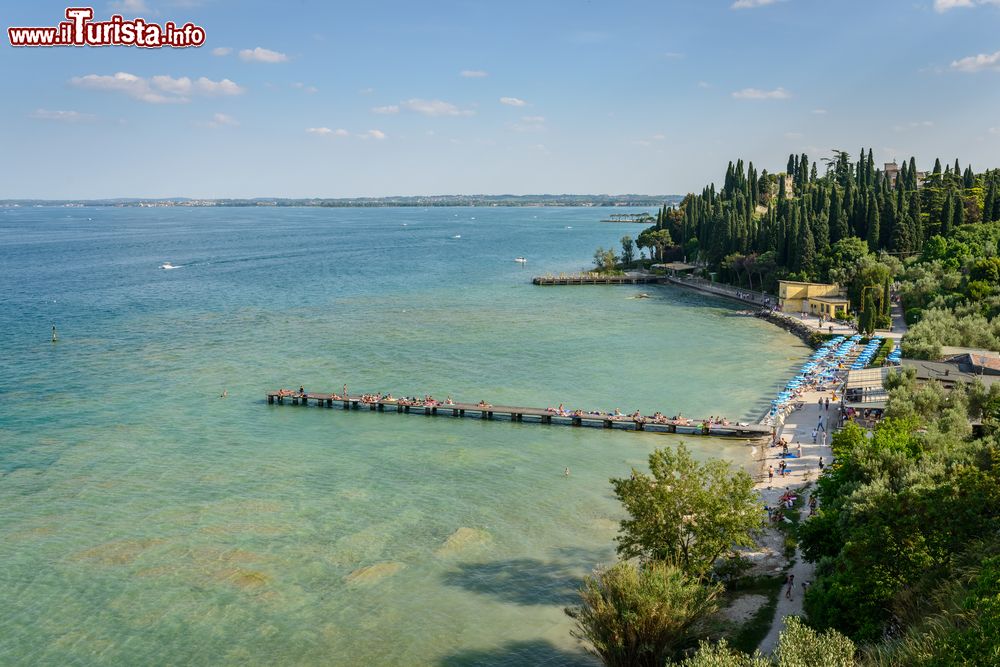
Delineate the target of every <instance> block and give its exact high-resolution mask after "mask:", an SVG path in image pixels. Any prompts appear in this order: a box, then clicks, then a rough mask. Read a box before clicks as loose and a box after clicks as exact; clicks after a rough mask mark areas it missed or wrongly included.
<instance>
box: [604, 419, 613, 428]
mask: <svg viewBox="0 0 1000 667" xmlns="http://www.w3.org/2000/svg"><path fill="white" fill-rule="evenodd" d="M614 427H615V425H614V423H612V421H611V420H610V419H605V420H604V428H614Z"/></svg>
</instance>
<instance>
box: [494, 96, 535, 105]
mask: <svg viewBox="0 0 1000 667" xmlns="http://www.w3.org/2000/svg"><path fill="white" fill-rule="evenodd" d="M500 104H506V105H507V106H510V107H523V106H525V105H527V104H528V103H527V102H525V101H524V100H522V99H519V98H517V97H501V98H500Z"/></svg>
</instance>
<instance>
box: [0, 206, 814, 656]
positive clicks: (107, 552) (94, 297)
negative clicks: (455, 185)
mask: <svg viewBox="0 0 1000 667" xmlns="http://www.w3.org/2000/svg"><path fill="white" fill-rule="evenodd" d="M600 217H603V216H602V215H601V211H599V210H594V209H534V208H520V209H430V210H422V209H370V210H362V209H327V210H323V209H62V208H30V209H18V210H12V209H5V210H2V211H0V282H2V284H3V286H4V288H3V290H2V292H0V325H2V328H3V329H2V330H3V331H4V344H3V349H2V354H0V512H2V518H0V609H3V613H2V614H0V664H51V665H69V664H77V665H90V664H192V665H209V664H240V665H257V664H259V665H264V664H267V665H272V664H297V665H310V664H386V665H426V664H431V665H433V664H440V665H466V664H470V665H471V664H490V665H520V664H540V663H544V664H550V665H560V664H590V661H589V659H588V658H587V657H586V656H585V655H583V654H582V653H581V651H580V648H579V646H578V644H577V643H576V641H575V640H573V639H572V638H571V636H570V634H569V631H570V629H571V623H570V621H569V619H568V618H566V617H565V615H564V614H563V613H562V607H563V606H565V605H567V604H571V603H572V602H573V601H574V595H573V591H574V589H575V587H576V586H578V584H579V579H580V577H581V576H582V575H583V574H584V573H586V572H587V571H588V570H589V569H590V568H591V567H592V566H593V565H595V564H597V563H600V562H608V561H610V560H611V559H612V558H613V538H614V534H615V523H614V520H615V519H616V518H617V517H618V516H619V508H618V506H617V503H616V501H615V500H614V498H613V496H612V495H611V493H610V489H609V485H608V483H607V479H608V477H610V476H617V475H624V474H627V473H628V470H629V468H630V466H633V465H635V466H641V465H642V464H643V462H644V460H645V457H646V456H647V454H648V453H649V451H651V450H652V449H653V448H654V447H657V446H663V445H665V444H675V443H676V442H678V440H677V439H676V438H674V437H673V436H664V435H655V434H631V433H624V432H614V433H609V432H605V431H601V430H599V429H570V428H560V427H540V426H536V425H528V424H510V423H503V422H500V423H481V422H479V421H476V420H464V421H460V420H451V419H444V418H438V419H427V418H424V417H418V416H402V415H396V414H394V413H393V414H384V415H379V414H372V413H369V412H359V413H344V412H341V411H339V410H320V409H318V408H312V409H305V408H293V407H291V406H284V407H277V406H273V407H272V406H267V405H266V404H265V403H264V401H263V395H264V391H265V390H266V389H269V388H277V387H280V386H285V387H298V385H299V384H304V385H305V386H306V388H307V389H314V390H317V391H320V390H333V389H338V388H340V387H341V385H343V384H344V383H345V382H346V383H348V384H349V386H350V388H351V389H352V391H360V390H372V391H377V390H381V391H386V390H391V391H393V392H395V393H400V392H404V393H409V394H424V393H428V392H429V393H433V394H435V395H437V396H441V397H443V396H444V395H445V394H448V393H450V394H452V395H453V396H455V397H456V398H458V399H462V400H471V401H478V400H480V399H481V398H482V399H486V400H489V401H491V402H494V403H503V402H510V403H514V404H520V405H538V406H549V405H557V404H558V403H560V402H564V403H566V405H567V406H570V407H577V406H578V407H585V408H602V409H613V408H616V407H618V408H621V409H622V410H623V411H624V410H633V409H635V408H642V409H643V410H644V411H649V412H651V411H653V410H657V409H661V410H663V411H664V412H671V413H672V412H677V411H683V412H684V413H685V414H689V415H708V414H713V413H722V414H726V415H729V416H741V417H748V416H752V415H756V414H759V413H760V412H762V411H763V410H764V408H765V407H766V403H767V401H768V399H769V396H770V395H771V394H773V393H774V391H775V390H776V389H777V387H778V386H779V385H781V384H783V383H784V381H785V379H786V378H787V376H788V374H789V373H790V372H791V371H792V370H793V369H794V368H795V367H797V366H798V364H799V362H800V360H801V359H802V358H803V357H804V356H805V349H804V348H803V347H802V346H801V345H799V344H798V343H797V342H796V341H795V340H794V339H793V338H791V337H790V336H788V335H787V334H785V333H784V332H781V331H779V330H777V329H775V328H773V327H771V326H770V325H767V324H765V323H762V322H759V321H756V320H754V319H751V318H743V317H737V316H734V312H733V309H732V306H730V305H729V304H727V303H725V302H722V301H718V300H715V299H712V298H708V297H704V296H701V295H697V294H691V293H688V292H684V291H680V290H676V289H673V288H667V287H649V286H642V287H641V288H634V287H574V288H568V287H563V288H541V287H534V286H532V285H531V284H530V280H529V279H530V276H531V275H532V274H533V273H539V272H546V271H561V270H575V269H578V268H581V266H583V265H585V264H586V263H587V259H588V258H589V257H590V256H591V255H592V253H593V250H594V248H595V247H596V246H598V245H611V244H615V245H617V239H618V238H619V237H620V236H622V235H623V234H625V233H632V234H633V236H634V235H636V234H637V233H638V231H639V230H640V229H641V227H637V226H633V225H609V224H602V223H600V222H598V219H599V218H600ZM404 223H405V225H404ZM568 227H571V229H568ZM455 236H461V238H454V237H455ZM518 255H524V256H525V257H527V258H528V260H529V263H528V265H527V266H526V267H522V266H520V265H518V264H516V263H514V262H513V261H512V260H513V258H514V257H515V256H518ZM165 261H169V262H171V263H173V264H174V265H175V266H179V267H181V268H178V269H176V270H173V271H165V270H161V269H159V268H158V267H159V266H160V264H162V263H163V262H165ZM639 291H645V292H649V293H651V294H652V296H653V297H654V298H652V299H633V298H629V297H632V296H634V295H635V294H637V293H638V292H639ZM52 323H56V324H57V325H58V327H59V332H60V341H59V342H58V343H57V344H55V345H53V344H52V343H51V342H49V330H50V327H51V325H52ZM223 388H225V389H227V390H228V392H229V397H228V398H226V399H220V398H218V395H219V393H220V392H221V391H222V390H223ZM688 444H689V445H690V446H692V447H693V448H695V449H696V451H697V453H698V455H699V456H709V455H711V456H722V457H726V458H729V459H731V460H733V461H734V462H736V463H737V464H742V463H743V459H744V457H745V456H746V454H745V452H744V450H743V447H742V445H739V444H734V443H729V442H724V441H719V440H709V439H697V438H695V439H688ZM567 466H568V467H570V468H571V469H572V475H571V476H570V477H569V478H566V477H564V476H563V474H562V472H563V468H564V467H567ZM365 568H368V569H365Z"/></svg>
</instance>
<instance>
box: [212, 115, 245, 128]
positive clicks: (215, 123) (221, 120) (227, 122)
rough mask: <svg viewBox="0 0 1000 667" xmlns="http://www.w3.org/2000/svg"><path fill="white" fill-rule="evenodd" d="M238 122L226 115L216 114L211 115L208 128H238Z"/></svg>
mask: <svg viewBox="0 0 1000 667" xmlns="http://www.w3.org/2000/svg"><path fill="white" fill-rule="evenodd" d="M239 124H240V123H239V121H238V120H236V119H235V118H233V117H232V116H230V115H229V114H227V113H217V114H213V115H212V120H210V121H209V122H208V126H209V127H224V126H229V127H237V126H239Z"/></svg>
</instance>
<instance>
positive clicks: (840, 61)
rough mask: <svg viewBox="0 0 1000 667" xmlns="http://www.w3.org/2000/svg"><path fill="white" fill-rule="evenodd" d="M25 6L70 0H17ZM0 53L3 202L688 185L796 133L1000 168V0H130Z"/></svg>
mask: <svg viewBox="0 0 1000 667" xmlns="http://www.w3.org/2000/svg"><path fill="white" fill-rule="evenodd" d="M0 6H2V7H3V8H4V10H3V12H2V13H0V15H2V16H3V17H4V21H5V24H4V28H7V27H9V26H12V25H13V26H48V25H56V24H57V23H58V22H59V20H60V19H61V18H62V16H63V12H64V10H65V7H66V5H65V4H59V3H54V2H51V1H50V0H36V1H34V2H30V3H28V2H18V3H14V2H9V1H7V2H4V3H2V4H0ZM94 9H95V13H96V17H97V18H98V19H102V18H107V17H108V16H110V15H111V14H112V13H115V12H118V13H122V14H124V15H125V17H126V18H132V17H135V16H141V17H143V18H146V19H147V20H149V21H153V22H157V23H163V22H165V21H168V20H173V21H175V22H177V23H185V22H187V21H192V22H194V23H196V24H198V25H201V26H203V27H204V28H205V30H206V32H207V41H206V44H205V45H204V46H203V47H201V48H192V49H138V48H130V47H107V48H52V49H41V48H22V49H14V48H11V47H10V46H9V44H8V42H7V39H6V34H4V36H3V46H2V47H0V75H2V81H3V90H4V94H3V103H2V104H0V128H2V129H0V145H2V146H3V148H4V153H5V158H6V159H5V160H4V162H3V166H2V167H0V198H19V197H44V198H77V197H85V198H99V197H115V196H141V197H154V196H191V197H228V196H284V197H304V196H319V197H346V196H366V195H374V196H379V195H396V194H403V195H406V194H452V193H468V194H471V193H488V194H499V193H518V194H523V193H542V192H546V193H651V194H653V193H656V194H667V193H683V192H687V191H690V190H693V189H699V188H700V187H701V186H702V185H703V184H705V183H707V182H708V181H710V180H715V181H717V182H718V181H719V180H721V177H722V174H723V173H724V171H725V166H726V163H727V162H728V161H729V160H730V159H732V160H735V159H736V158H743V159H745V160H752V161H754V162H755V164H757V165H758V166H759V167H763V168H767V169H769V170H772V171H775V170H780V169H782V168H783V167H784V164H785V161H786V159H787V155H788V154H789V153H790V152H796V153H801V152H803V151H804V152H807V153H808V154H809V155H810V156H811V157H814V158H820V157H823V156H826V155H828V154H829V152H830V149H833V148H843V149H846V150H849V151H850V152H851V153H857V152H858V150H859V149H860V148H861V147H862V146H866V147H867V146H871V147H872V148H874V150H875V154H876V159H877V160H879V161H884V160H889V159H892V158H894V157H899V158H904V157H908V156H909V155H911V154H914V155H916V156H917V159H918V162H919V163H920V164H921V166H930V164H931V163H932V162H933V159H934V157H937V156H940V157H941V158H942V159H944V160H947V161H949V162H953V161H954V159H955V158H956V157H958V158H960V159H961V160H962V164H963V166H964V165H965V164H967V163H971V164H972V165H973V167H974V168H975V169H977V170H981V169H984V168H992V167H1000V150H998V149H1000V0H836V1H834V0H735V2H734V0H659V1H655V2H630V1H627V0H625V1H618V2H602V1H596V0H592V1H586V0H584V1H581V0H573V1H569V0H566V1H556V0H534V1H533V2H520V1H506V2H473V1H464V2H416V1H410V2H394V1H392V2H390V1H384V0H371V1H367V2H352V3H343V2H322V1H316V0H299V1H296V2H291V1H290V2H284V3H265V2H254V1H250V2H247V1H239V2H237V1H235V0H120V1H119V2H110V3H105V4H95V5H94Z"/></svg>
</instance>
